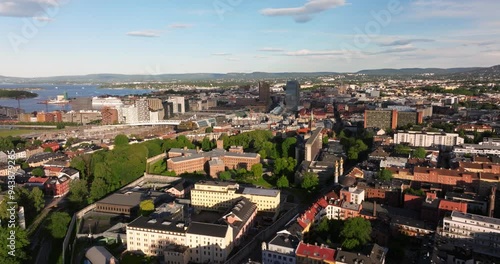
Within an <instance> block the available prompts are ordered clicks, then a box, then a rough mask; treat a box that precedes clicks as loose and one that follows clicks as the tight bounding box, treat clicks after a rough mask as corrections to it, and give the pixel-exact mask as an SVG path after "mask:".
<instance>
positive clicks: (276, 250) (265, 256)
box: [262, 230, 300, 264]
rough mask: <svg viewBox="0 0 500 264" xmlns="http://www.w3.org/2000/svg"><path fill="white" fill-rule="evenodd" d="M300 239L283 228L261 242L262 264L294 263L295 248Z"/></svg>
mask: <svg viewBox="0 0 500 264" xmlns="http://www.w3.org/2000/svg"><path fill="white" fill-rule="evenodd" d="M299 242H300V240H299V239H298V238H297V237H296V236H294V235H292V234H290V232H288V231H286V230H283V231H280V232H278V233H277V234H276V236H275V237H274V238H273V239H271V241H269V243H266V242H262V264H295V263H296V258H295V250H296V249H297V246H298V245H299Z"/></svg>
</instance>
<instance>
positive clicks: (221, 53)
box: [212, 52, 231, 56]
mask: <svg viewBox="0 0 500 264" xmlns="http://www.w3.org/2000/svg"><path fill="white" fill-rule="evenodd" d="M230 55H231V53H226V52H217V53H212V56H230Z"/></svg>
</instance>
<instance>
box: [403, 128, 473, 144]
mask: <svg viewBox="0 0 500 264" xmlns="http://www.w3.org/2000/svg"><path fill="white" fill-rule="evenodd" d="M402 143H409V144H410V145H411V146H415V147H432V146H439V147H453V146H456V145H461V144H463V143H464V139H463V138H461V137H459V136H458V134H455V133H435V132H417V131H409V132H397V133H394V144H402Z"/></svg>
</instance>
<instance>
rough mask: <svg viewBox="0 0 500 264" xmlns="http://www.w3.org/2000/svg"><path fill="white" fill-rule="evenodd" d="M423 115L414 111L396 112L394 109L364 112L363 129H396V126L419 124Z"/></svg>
mask: <svg viewBox="0 0 500 264" xmlns="http://www.w3.org/2000/svg"><path fill="white" fill-rule="evenodd" d="M422 121H423V113H422V112H416V111H398V110H396V109H393V110H391V109H379V110H365V114H364V124H365V128H368V127H377V128H382V129H388V128H391V129H396V128H397V127H398V126H406V125H408V124H412V125H413V124H420V123H422Z"/></svg>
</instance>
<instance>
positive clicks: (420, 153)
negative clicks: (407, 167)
mask: <svg viewBox="0 0 500 264" xmlns="http://www.w3.org/2000/svg"><path fill="white" fill-rule="evenodd" d="M426 154H427V152H426V151H425V149H424V148H422V147H418V148H416V149H415V150H414V151H413V157H414V158H417V159H425V156H426Z"/></svg>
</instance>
